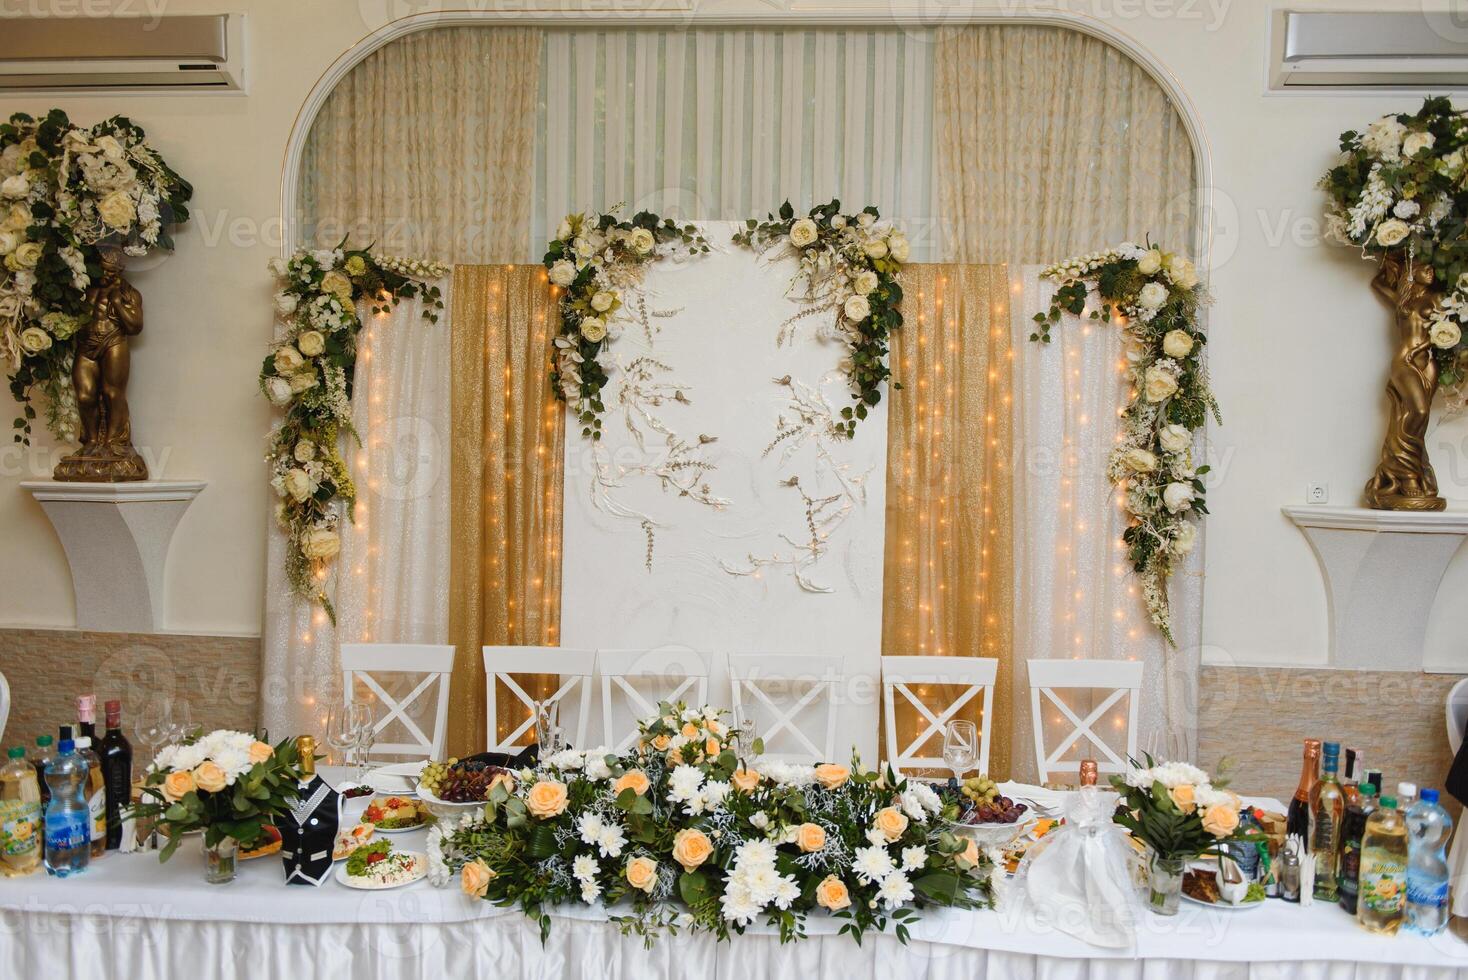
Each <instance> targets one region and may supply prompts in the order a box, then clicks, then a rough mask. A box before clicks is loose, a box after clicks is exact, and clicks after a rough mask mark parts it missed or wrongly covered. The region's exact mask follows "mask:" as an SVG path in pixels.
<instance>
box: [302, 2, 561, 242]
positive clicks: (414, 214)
mask: <svg viewBox="0 0 1468 980" xmlns="http://www.w3.org/2000/svg"><path fill="white" fill-rule="evenodd" d="M543 47H544V34H543V32H542V31H540V30H538V29H535V28H506V27H495V28H485V27H445V28H435V29H434V30H431V31H421V32H419V33H415V34H410V35H408V36H407V37H403V38H399V39H398V40H396V41H393V42H392V43H391V44H388V45H386V46H385V47H383V48H380V49H378V50H377V51H374V52H373V53H372V54H370V55H369V56H368V57H367V58H366V59H365V60H364V61H363V62H362V63H361V64H359V65H357V66H356V67H355V68H353V69H352V70H351V72H350V73H349V74H348V75H347V76H346V78H344V79H342V81H341V83H340V84H339V85H337V87H336V88H335V89H334V90H332V93H331V96H330V97H329V98H328V99H327V100H326V104H325V105H323V106H322V107H321V113H320V115H318V116H317V117H316V121H315V123H314V124H313V125H312V127H311V133H310V136H309V137H308V138H307V140H306V146H305V151H304V155H303V160H302V165H301V174H302V181H301V193H300V200H299V201H298V202H297V206H298V208H299V211H300V216H301V222H302V227H303V229H304V230H305V233H306V236H307V237H308V238H309V239H311V240H314V241H315V242H316V244H318V245H320V246H324V247H331V246H333V245H335V244H336V243H337V242H339V241H340V240H341V238H342V236H343V235H346V234H348V233H350V234H351V236H352V238H353V239H354V240H355V241H358V242H361V243H363V244H366V243H367V242H375V243H376V245H377V247H378V248H380V249H381V250H382V251H384V252H388V253H395V254H406V255H415V256H426V257H431V258H434V259H438V260H440V261H447V262H511V261H523V260H524V259H526V258H529V257H530V256H527V255H526V254H525V252H526V243H527V242H528V241H529V239H530V214H531V207H532V203H533V195H531V194H530V193H529V188H530V186H531V184H532V183H533V182H534V173H535V169H534V164H535V125H536V106H537V94H538V91H539V85H540V57H541V49H542V48H543Z"/></svg>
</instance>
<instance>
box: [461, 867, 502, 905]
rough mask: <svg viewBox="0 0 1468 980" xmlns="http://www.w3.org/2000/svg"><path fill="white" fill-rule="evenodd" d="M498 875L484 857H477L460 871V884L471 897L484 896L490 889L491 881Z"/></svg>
mask: <svg viewBox="0 0 1468 980" xmlns="http://www.w3.org/2000/svg"><path fill="white" fill-rule="evenodd" d="M497 877H498V875H496V874H495V873H494V871H493V870H492V869H491V868H490V866H489V865H487V864H485V863H484V861H483V859H476V860H474V861H470V862H469V863H468V864H466V865H464V870H463V871H462V872H460V873H459V886H460V887H461V888H463V889H464V894H465V895H468V896H469V897H470V898H483V897H484V893H485V892H487V891H489V883H490V882H491V881H493V880H494V879H495V878H497Z"/></svg>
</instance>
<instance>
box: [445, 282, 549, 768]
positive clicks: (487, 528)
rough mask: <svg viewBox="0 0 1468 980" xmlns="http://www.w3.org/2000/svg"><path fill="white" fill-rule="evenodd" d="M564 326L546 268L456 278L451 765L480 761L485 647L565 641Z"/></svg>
mask: <svg viewBox="0 0 1468 980" xmlns="http://www.w3.org/2000/svg"><path fill="white" fill-rule="evenodd" d="M557 316H558V313H557V308H556V298H555V295H554V292H553V290H552V289H551V287H550V285H549V283H547V282H546V278H545V270H544V269H543V268H541V267H540V266H538V265H537V266H526V265H496V266H459V267H458V268H456V269H455V270H454V312H453V364H452V367H451V374H452V384H453V394H452V406H453V423H452V431H453V477H452V480H453V484H452V491H451V493H452V500H451V506H452V508H453V540H452V542H451V545H450V563H451V570H450V576H449V637H450V642H452V643H453V644H454V645H455V646H456V647H457V653H456V655H455V660H454V675H453V703H452V704H451V705H450V708H449V730H448V746H449V750H450V752H451V753H452V754H454V755H465V754H469V753H471V752H477V751H480V750H481V749H483V747H484V745H485V741H486V716H487V712H486V706H485V674H484V662H483V659H482V654H481V649H480V648H481V647H483V646H485V645H492V646H497V645H522V644H523V645H531V646H556V645H557V644H558V643H559V638H558V637H559V629H560V619H561V610H560V602H561V513H562V499H563V498H562V482H563V481H562V470H563V459H564V456H563V453H562V439H563V438H564V433H565V421H564V420H565V411H564V408H565V406H564V405H562V404H561V403H560V402H558V401H556V400H555V396H554V394H553V392H552V391H551V385H550V380H549V364H550V347H551V339H552V337H553V336H554V332H555V318H556V317H557ZM552 680H553V678H552ZM527 693H532V694H534V690H532V689H530V688H527ZM542 693H548V692H542ZM499 703H500V704H501V705H502V706H505V707H508V706H509V705H506V704H505V700H504V699H501V701H500V702H499ZM513 703H514V702H511V704H513ZM504 714H505V712H504V711H503V710H501V711H500V712H499V715H500V718H501V719H502V720H503V718H504Z"/></svg>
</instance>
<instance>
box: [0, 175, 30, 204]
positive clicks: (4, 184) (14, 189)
mask: <svg viewBox="0 0 1468 980" xmlns="http://www.w3.org/2000/svg"><path fill="white" fill-rule="evenodd" d="M30 191H31V182H30V181H28V180H26V177H25V174H15V175H13V176H10V177H6V178H5V180H4V181H0V195H3V196H5V197H8V198H10V199H11V200H18V199H19V198H22V197H25V196H26V195H27V194H29V193H30Z"/></svg>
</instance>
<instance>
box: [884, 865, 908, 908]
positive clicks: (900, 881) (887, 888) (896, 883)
mask: <svg viewBox="0 0 1468 980" xmlns="http://www.w3.org/2000/svg"><path fill="white" fill-rule="evenodd" d="M877 897H878V898H879V899H881V901H882V904H883V905H885V906H886V907H887V908H889V909H895V908H897V907H898V906H901V905H905V904H907V903H908V902H910V901H912V897H913V891H912V882H911V881H909V880H908V878H907V875H905V874H903V873H902V872H901V871H894V872H892V873H891V874H889V875H888V876H887V877H885V878H883V879H882V884H881V887H879V888H878V889H877Z"/></svg>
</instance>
